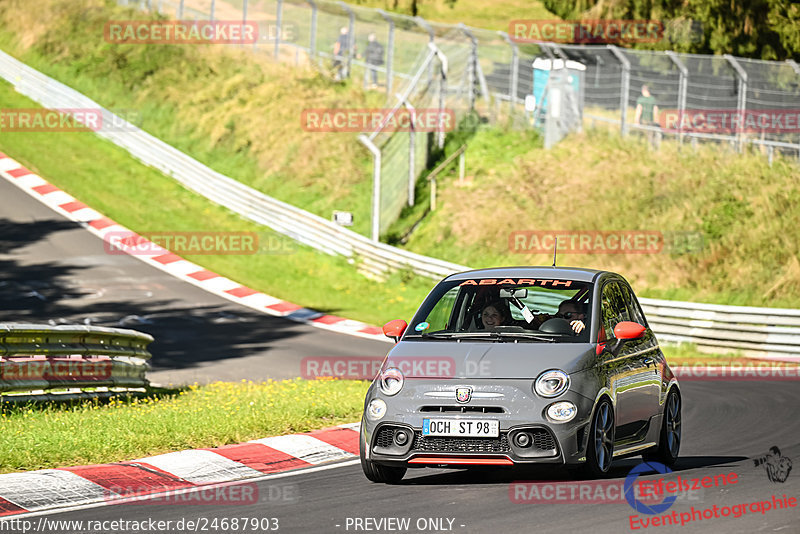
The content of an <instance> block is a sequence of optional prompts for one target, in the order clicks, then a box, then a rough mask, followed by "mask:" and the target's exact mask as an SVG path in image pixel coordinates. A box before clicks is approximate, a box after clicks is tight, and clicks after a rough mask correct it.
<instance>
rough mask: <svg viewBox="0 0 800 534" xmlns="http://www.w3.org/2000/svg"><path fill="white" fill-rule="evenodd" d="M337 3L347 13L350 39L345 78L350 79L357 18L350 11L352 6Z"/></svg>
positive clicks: (348, 40) (348, 41)
mask: <svg viewBox="0 0 800 534" xmlns="http://www.w3.org/2000/svg"><path fill="white" fill-rule="evenodd" d="M336 3H337V4H338V5H339V7H341V8H342V9H344V10H345V11H346V12H347V35H348V39H347V64H346V66H345V69H347V71H346V73H345V76H343V78H349V77H350V74H351V72H350V69H351V68H352V66H353V51H355V48H356V34H355V29H356V16H355V14H354V13H353V10H352V9H350V6H348V5H347V4H345V3H344V2H342V1H341V0H339V1H338V2H336Z"/></svg>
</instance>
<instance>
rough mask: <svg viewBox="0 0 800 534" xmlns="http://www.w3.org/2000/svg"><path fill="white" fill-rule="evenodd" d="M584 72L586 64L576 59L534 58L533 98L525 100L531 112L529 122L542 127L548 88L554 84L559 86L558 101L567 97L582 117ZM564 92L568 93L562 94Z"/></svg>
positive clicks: (545, 114)
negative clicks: (576, 106) (575, 104)
mask: <svg viewBox="0 0 800 534" xmlns="http://www.w3.org/2000/svg"><path fill="white" fill-rule="evenodd" d="M585 72H586V65H584V64H583V63H580V62H578V61H572V60H569V59H568V60H564V59H550V58H542V57H539V58H536V59H535V60H534V62H533V90H532V97H533V99H532V100H529V101H528V102H526V110H528V111H529V112H530V113H531V117H530V118H531V122H532V124H533V125H534V126H535V127H537V128H541V127H543V123H544V119H545V117H546V116H547V112H548V109H547V106H548V100H549V99H548V93H549V92H550V91H549V88H551V87H555V86H558V88H559V96H560V98H559V99H558V102H561V101H563V100H565V99H569V100H571V101H572V102H575V103H577V104H578V106H579V115H580V118H581V119H582V117H583V77H584V73H585ZM565 92H566V93H569V94H563V93H565ZM551 111H552V110H551ZM557 114H558V113H557ZM534 121H535V122H534Z"/></svg>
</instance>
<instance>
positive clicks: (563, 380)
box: [534, 369, 569, 398]
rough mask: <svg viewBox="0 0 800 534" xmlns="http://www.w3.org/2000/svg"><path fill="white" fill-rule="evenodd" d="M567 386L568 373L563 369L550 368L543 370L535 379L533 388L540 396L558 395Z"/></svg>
mask: <svg viewBox="0 0 800 534" xmlns="http://www.w3.org/2000/svg"><path fill="white" fill-rule="evenodd" d="M567 388H569V375H568V374H567V373H565V372H564V371H560V370H558V369H552V370H550V371H545V372H544V373H542V374H540V375H539V378H537V379H536V384H535V385H534V389H535V390H536V393H538V394H539V395H541V396H542V397H548V398H549V397H558V396H559V395H561V394H562V393H564V392H565V391H566V390H567Z"/></svg>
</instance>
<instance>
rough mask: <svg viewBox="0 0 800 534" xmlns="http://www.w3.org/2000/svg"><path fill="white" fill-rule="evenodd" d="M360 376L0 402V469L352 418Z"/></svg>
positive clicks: (136, 453)
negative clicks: (107, 396) (74, 400)
mask: <svg viewBox="0 0 800 534" xmlns="http://www.w3.org/2000/svg"><path fill="white" fill-rule="evenodd" d="M367 386H368V383H367V382H363V381H353V380H315V381H308V380H300V379H297V380H284V381H280V382H275V381H269V382H261V383H256V382H249V381H244V380H243V381H242V382H234V383H225V382H216V383H213V384H209V385H206V386H190V387H188V388H186V389H183V390H180V391H173V392H165V393H161V394H159V395H153V396H150V397H140V398H129V399H111V400H109V401H88V402H81V403H74V404H66V405H64V404H44V405H27V406H14V405H7V404H4V405H3V406H2V408H0V473H8V472H13V471H23V470H25V471H28V470H33V469H45V468H54V467H65V466H71V465H88V464H94V463H107V462H116V461H123V460H131V459H134V458H141V457H144V456H153V455H156V454H161V453H165V452H171V451H180V450H184V449H192V448H201V447H219V446H222V445H228V444H232V443H241V442H244V441H248V440H252V439H260V438H264V437H268V436H275V435H283V434H291V433H296V432H307V431H309V430H315V429H319V428H326V427H330V426H334V425H337V424H341V423H349V422H353V421H357V420H358V419H359V418H360V416H361V410H362V409H363V402H364V394H365V393H366V388H367Z"/></svg>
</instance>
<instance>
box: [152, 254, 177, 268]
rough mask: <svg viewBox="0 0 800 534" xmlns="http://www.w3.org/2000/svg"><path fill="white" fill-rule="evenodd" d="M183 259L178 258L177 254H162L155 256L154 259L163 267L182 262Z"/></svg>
mask: <svg viewBox="0 0 800 534" xmlns="http://www.w3.org/2000/svg"><path fill="white" fill-rule="evenodd" d="M182 259H183V258H181V257H180V256H178V255H177V254H172V253H171V252H170V253H169V254H162V255H161V256H155V257H154V258H153V261H157V262H158V263H160V264H162V265H166V264H168V263H174V262H176V261H179V260H182Z"/></svg>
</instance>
